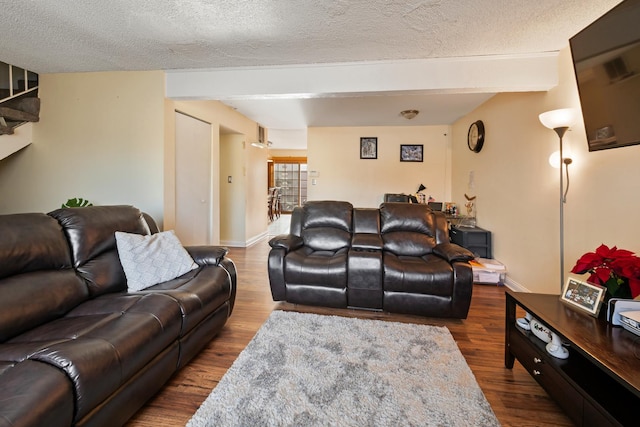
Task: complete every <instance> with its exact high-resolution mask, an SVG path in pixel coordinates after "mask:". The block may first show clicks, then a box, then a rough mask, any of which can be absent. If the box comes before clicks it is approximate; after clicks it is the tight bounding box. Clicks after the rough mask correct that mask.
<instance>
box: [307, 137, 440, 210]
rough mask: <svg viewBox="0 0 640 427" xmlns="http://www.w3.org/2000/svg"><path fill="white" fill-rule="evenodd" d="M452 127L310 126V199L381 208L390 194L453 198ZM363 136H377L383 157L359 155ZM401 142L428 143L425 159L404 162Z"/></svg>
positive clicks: (308, 149) (425, 146) (379, 154)
mask: <svg viewBox="0 0 640 427" xmlns="http://www.w3.org/2000/svg"><path fill="white" fill-rule="evenodd" d="M450 133H451V132H450V128H449V127H448V126H403V127H399V126H398V127H382V126H380V127H334V128H309V129H308V146H307V153H308V158H307V162H308V170H309V171H316V172H317V173H318V177H317V178H315V179H316V182H317V184H316V185H312V184H311V180H312V179H314V178H313V177H312V176H310V177H309V185H308V198H309V200H346V201H349V202H351V203H352V204H353V205H354V206H356V207H378V205H379V204H380V203H381V202H382V201H383V196H384V194H385V193H415V192H416V190H417V189H418V186H419V185H420V184H421V183H422V184H424V185H425V186H426V187H427V190H425V191H424V194H425V195H427V196H429V195H431V196H433V197H434V198H435V199H436V200H438V201H447V200H448V199H449V198H450V197H451V183H450V179H451V173H450V170H451V169H450V168H451V149H450V145H451V138H450ZM360 137H377V138H378V158H377V159H366V160H365V159H360ZM401 144H422V145H424V162H421V163H419V162H415V163H413V162H400V145H401Z"/></svg>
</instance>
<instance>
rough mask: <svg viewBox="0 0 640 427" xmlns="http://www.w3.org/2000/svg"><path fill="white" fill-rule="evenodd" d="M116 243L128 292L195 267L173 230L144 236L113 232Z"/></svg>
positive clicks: (173, 276) (168, 278) (180, 274)
mask: <svg viewBox="0 0 640 427" xmlns="http://www.w3.org/2000/svg"><path fill="white" fill-rule="evenodd" d="M116 245H117V247H118V255H119V257H120V263H121V264H122V268H123V269H124V274H125V276H126V277H127V286H128V288H129V291H140V290H142V289H145V288H148V287H149V286H153V285H156V284H158V283H162V282H166V281H167V280H171V279H175V278H176V277H178V276H182V275H183V274H185V273H187V272H189V271H191V270H193V269H196V268H198V264H196V263H195V262H194V261H193V258H191V256H190V255H189V253H188V252H187V250H186V249H185V248H184V247H183V246H182V244H181V243H180V240H179V239H178V236H176V234H175V232H174V231H173V230H169V231H163V232H162V233H156V234H151V235H147V236H145V235H141V234H132V233H123V232H121V231H116Z"/></svg>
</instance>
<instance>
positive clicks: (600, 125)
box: [569, 0, 640, 151]
mask: <svg viewBox="0 0 640 427" xmlns="http://www.w3.org/2000/svg"><path fill="white" fill-rule="evenodd" d="M569 44H570V46H571V54H572V57H573V65H574V69H575V73H576V80H577V82H578V92H579V94H580V104H581V106H582V116H583V118H584V125H585V129H586V132H587V142H588V144H589V151H596V150H606V149H609V148H616V147H624V146H628V145H635V144H640V0H625V1H623V2H622V3H620V4H619V5H618V6H616V7H615V8H613V9H611V10H610V11H609V12H607V13H606V14H605V15H603V16H602V17H600V18H599V19H598V20H596V21H595V22H594V23H592V24H591V25H589V26H588V27H587V28H585V29H584V30H582V31H580V32H579V33H578V34H576V35H575V36H573V37H572V38H571V39H570V40H569Z"/></svg>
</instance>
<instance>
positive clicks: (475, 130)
mask: <svg viewBox="0 0 640 427" xmlns="http://www.w3.org/2000/svg"><path fill="white" fill-rule="evenodd" d="M483 144H484V123H482V120H477V121H475V122H473V123H471V126H469V133H467V145H468V146H469V150H471V151H473V152H474V153H479V152H480V150H482V145H483Z"/></svg>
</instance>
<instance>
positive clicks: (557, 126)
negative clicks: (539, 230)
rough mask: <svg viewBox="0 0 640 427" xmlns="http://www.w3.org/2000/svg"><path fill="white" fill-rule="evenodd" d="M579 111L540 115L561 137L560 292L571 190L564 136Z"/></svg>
mask: <svg viewBox="0 0 640 427" xmlns="http://www.w3.org/2000/svg"><path fill="white" fill-rule="evenodd" d="M577 117H578V116H577V111H576V110H574V109H573V108H561V109H559V110H552V111H547V112H546V113H542V114H540V115H539V116H538V118H539V119H540V123H542V124H543V125H544V126H545V127H546V128H549V129H553V130H554V131H555V132H556V133H557V134H558V138H560V292H562V288H563V286H564V204H565V203H566V201H567V191H569V163H571V160H570V159H566V161H565V159H564V155H563V153H562V137H563V136H564V134H565V132H566V131H567V130H568V129H569V128H570V127H571V126H572V125H573V124H574V123H575V122H576V120H577ZM563 165H564V167H565V168H567V169H566V171H567V191H564V177H563V176H562V173H563V170H562V167H563Z"/></svg>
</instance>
